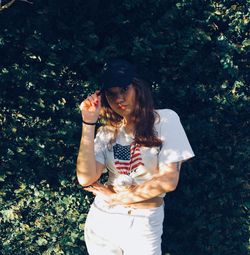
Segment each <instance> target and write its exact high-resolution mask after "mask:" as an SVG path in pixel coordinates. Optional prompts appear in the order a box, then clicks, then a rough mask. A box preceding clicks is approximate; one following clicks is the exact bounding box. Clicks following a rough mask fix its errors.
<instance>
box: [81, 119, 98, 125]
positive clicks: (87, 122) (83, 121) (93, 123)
mask: <svg viewBox="0 0 250 255" xmlns="http://www.w3.org/2000/svg"><path fill="white" fill-rule="evenodd" d="M82 123H83V124H85V125H90V126H94V125H96V123H97V121H96V122H92V121H85V120H82Z"/></svg>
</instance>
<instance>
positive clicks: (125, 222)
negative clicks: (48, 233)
mask: <svg viewBox="0 0 250 255" xmlns="http://www.w3.org/2000/svg"><path fill="white" fill-rule="evenodd" d="M163 219H164V205H162V206H160V207H156V208H150V209H135V208H129V207H125V206H121V205H118V206H112V207H110V206H108V205H107V204H106V203H105V202H104V201H102V199H100V198H98V197H96V198H95V200H94V202H93V204H92V205H91V208H90V210H89V213H88V216H87V219H86V223H85V231H84V234H85V242H86V245H87V249H88V253H89V255H138V254H143V255H161V235H162V231H163V226H162V225H163Z"/></svg>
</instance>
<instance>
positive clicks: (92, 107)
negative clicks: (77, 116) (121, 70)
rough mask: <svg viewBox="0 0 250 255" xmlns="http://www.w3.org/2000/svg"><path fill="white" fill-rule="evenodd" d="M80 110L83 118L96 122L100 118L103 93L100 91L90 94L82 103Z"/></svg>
mask: <svg viewBox="0 0 250 255" xmlns="http://www.w3.org/2000/svg"><path fill="white" fill-rule="evenodd" d="M80 110H81V113H82V119H83V120H84V121H86V122H90V123H95V122H96V121H97V120H98V117H99V113H100V110H101V95H100V91H96V92H95V93H94V94H92V95H90V96H88V97H87V98H86V99H85V100H84V101H83V102H82V103H81V104H80Z"/></svg>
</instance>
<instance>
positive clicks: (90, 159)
mask: <svg viewBox="0 0 250 255" xmlns="http://www.w3.org/2000/svg"><path fill="white" fill-rule="evenodd" d="M94 135H95V126H93V125H86V124H83V126H82V137H81V142H80V147H79V152H78V157H77V165H76V174H77V179H78V181H79V183H80V184H81V185H82V186H87V185H89V184H91V183H93V182H94V181H96V180H97V179H98V178H99V177H100V176H99V174H98V173H97V168H96V161H95V155H94Z"/></svg>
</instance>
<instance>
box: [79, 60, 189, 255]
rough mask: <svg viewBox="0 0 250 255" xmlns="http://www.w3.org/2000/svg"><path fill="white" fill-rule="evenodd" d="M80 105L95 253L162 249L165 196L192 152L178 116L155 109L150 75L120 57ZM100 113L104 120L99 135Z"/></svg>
mask: <svg viewBox="0 0 250 255" xmlns="http://www.w3.org/2000/svg"><path fill="white" fill-rule="evenodd" d="M80 109H81V113H82V118H83V126H82V137H81V142H80V149H79V154H78V158H77V178H78V181H79V183H80V184H81V185H82V186H84V188H85V190H87V191H89V192H92V193H94V194H95V195H96V197H95V199H94V202H93V204H92V205H91V208H90V210H89V213H88V216H87V220H86V224H85V241H86V245H87V249H88V252H89V254H91V255H98V254H104V255H111V254H116V255H118V254H119V255H121V254H123V255H137V254H143V255H160V254H161V235H162V224H163V219H164V202H163V197H164V195H165V193H166V192H171V191H173V190H175V188H176V186H177V184H178V180H179V173H180V167H181V163H182V162H183V161H185V160H187V159H189V158H191V157H193V156H194V153H193V151H192V148H191V146H190V144H189V142H188V139H187V137H186V134H185V131H184V130H183V127H182V125H181V123H180V120H179V117H178V115H177V114H176V113H175V112H174V111H172V110H169V109H163V110H154V108H153V101H152V96H151V93H150V90H149V88H148V87H147V85H146V84H145V82H144V81H143V80H141V79H140V78H139V77H138V75H137V73H136V70H135V68H134V66H133V65H132V64H130V63H129V62H127V61H125V60H119V59H116V60H112V61H110V62H109V63H108V64H106V65H105V67H104V71H103V75H102V84H101V90H100V91H97V92H96V93H94V94H92V95H91V96H89V97H88V98H87V99H85V100H84V101H83V102H82V103H81V105H80ZM99 115H101V116H102V117H103V119H104V120H105V121H106V122H105V125H104V126H103V127H101V128H100V129H99V130H98V132H97V134H96V137H95V124H96V122H97V120H98V117H99ZM94 137H95V139H94ZM104 171H108V173H109V178H108V181H107V183H106V184H104V185H103V184H100V183H99V182H98V179H99V178H100V177H101V175H102V173H103V172H104Z"/></svg>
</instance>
